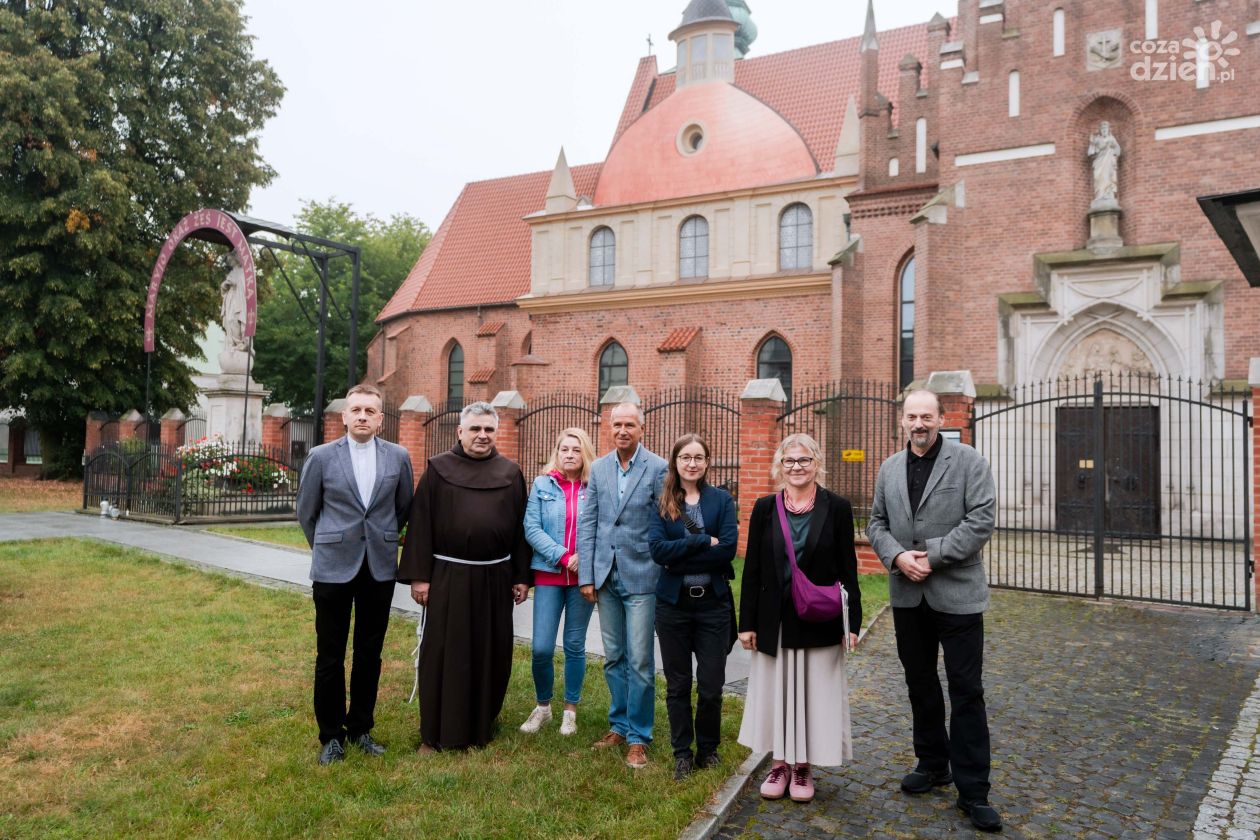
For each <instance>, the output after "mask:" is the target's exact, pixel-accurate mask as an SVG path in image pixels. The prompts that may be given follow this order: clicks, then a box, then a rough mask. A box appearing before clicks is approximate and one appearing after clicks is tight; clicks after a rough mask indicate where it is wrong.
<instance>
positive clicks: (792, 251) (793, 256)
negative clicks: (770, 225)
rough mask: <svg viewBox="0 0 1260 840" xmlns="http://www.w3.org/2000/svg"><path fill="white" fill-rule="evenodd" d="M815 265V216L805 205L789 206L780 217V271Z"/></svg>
mask: <svg viewBox="0 0 1260 840" xmlns="http://www.w3.org/2000/svg"><path fill="white" fill-rule="evenodd" d="M813 264H814V214H813V213H811V212H810V209H809V207H807V206H806V205H804V204H800V203H797V204H789V205H788V206H787V207H786V208H785V209H784V211H783V215H782V216H780V217H779V270H780V271H788V270H790V269H794V268H809V267H810V266H812V265H813Z"/></svg>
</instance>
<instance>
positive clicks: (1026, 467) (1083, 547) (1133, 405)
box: [974, 373, 1252, 609]
mask: <svg viewBox="0 0 1260 840" xmlns="http://www.w3.org/2000/svg"><path fill="white" fill-rule="evenodd" d="M1250 407H1251V400H1250V392H1249V391H1240V390H1232V389H1228V388H1223V387H1221V386H1220V385H1216V386H1213V385H1212V384H1210V383H1203V382H1197V381H1191V380H1187V379H1181V378H1169V377H1160V376H1151V375H1146V374H1133V373H1123V374H1106V375H1101V376H1090V377H1079V378H1068V379H1059V380H1055V381H1051V382H1040V383H1034V384H1029V385H1022V386H1018V387H1015V388H1013V389H1011V395H1010V399H1009V400H1008V401H1003V402H1000V403H996V404H989V405H984V404H978V405H977V411H976V416H975V421H974V430H975V445H976V448H977V449H978V450H979V451H980V452H981V454H983V455H984V456H985V457H986V458H988V460H989V464H990V466H991V467H992V469H993V476H994V481H995V483H996V486H997V501H998V510H997V517H998V518H997V529H996V531H995V533H994V536H993V540H992V541H991V542H990V544H989V547H988V548H987V549H986V559H987V563H988V571H989V582H990V583H992V584H993V585H995V586H1003V587H1008V588H1012V589H1030V590H1038V591H1045V592H1058V593H1063V594H1075V595H1089V596H1092V597H1116V598H1130V599H1136V600H1143V601H1160V602H1167V603H1174V604H1189V605H1195V606H1210V607H1220V608H1226V609H1250V608H1251V571H1250V570H1251V532H1250V527H1251V523H1250V521H1249V514H1250V510H1251V505H1250V501H1249V494H1250V475H1251V473H1250V461H1249V457H1250V450H1251V443H1250V441H1251V423H1252V418H1251V414H1250Z"/></svg>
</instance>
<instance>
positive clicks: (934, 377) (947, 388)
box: [927, 370, 976, 446]
mask: <svg viewBox="0 0 1260 840" xmlns="http://www.w3.org/2000/svg"><path fill="white" fill-rule="evenodd" d="M927 387H928V389H929V390H932V391H935V392H936V394H937V396H939V397H940V398H941V408H942V410H943V411H944V416H943V417H942V418H941V428H943V429H957V430H958V431H959V432H960V434H961V435H962V442H963V443H965V444H967V445H968V446H974V445H975V438H974V434H973V432H974V430H973V428H972V424H971V420H972V417H973V416H974V415H975V411H974V409H975V405H976V385H975V382H974V381H973V380H972V378H971V371H969V370H938V371H934V372H933V373H932V374H931V375H930V376H928V379H927Z"/></svg>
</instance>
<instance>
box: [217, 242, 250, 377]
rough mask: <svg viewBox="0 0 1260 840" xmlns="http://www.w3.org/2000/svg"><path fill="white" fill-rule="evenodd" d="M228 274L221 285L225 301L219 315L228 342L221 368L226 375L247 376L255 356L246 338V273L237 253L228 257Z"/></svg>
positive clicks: (224, 346) (224, 347) (221, 292)
mask: <svg viewBox="0 0 1260 840" xmlns="http://www.w3.org/2000/svg"><path fill="white" fill-rule="evenodd" d="M227 262H228V275H227V277H225V278H224V279H223V282H222V283H221V284H220V285H219V294H221V295H222V296H223V301H222V303H221V304H220V305H219V315H220V317H221V319H222V321H223V332H224V335H225V336H226V337H227V340H226V341H225V342H224V345H223V352H222V353H220V354H219V367H220V368H222V370H223V372H224V373H245V370H246V367H247V365H248V364H249V362H250V360H251V358H252V357H253V352H254V351H253V348H252V347H251V346H250V343H249V339H247V338H246V337H245V270H244V269H243V268H242V267H241V261H240V260H238V259H237V258H236V254H235V253H229V254H228V257H227Z"/></svg>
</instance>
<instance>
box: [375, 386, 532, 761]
mask: <svg viewBox="0 0 1260 840" xmlns="http://www.w3.org/2000/svg"><path fill="white" fill-rule="evenodd" d="M498 425H499V418H498V415H497V414H496V412H495V410H494V408H493V407H492V406H491V405H490V404H489V403H484V402H476V403H472V404H471V405H468V406H467V407H465V408H464V410H463V411H462V412H461V413H460V419H459V430H458V434H459V443H457V444H455V447H454V448H453V449H451V450H450V451H449V452H443V453H441V454H440V455H436V456H434V457H432V458H430V459H429V463H428V468H427V469H426V470H425V471H424V475H423V476H422V477H421V479H420V484H419V486H418V487H417V488H416V494H415V497H414V499H413V500H412V505H411V518H410V520H409V521H408V524H407V539H406V544H405V546H404V548H403V554H402V560H401V562H400V563H399V566H398V580H399V581H401V582H403V583H410V584H411V597H412V598H413V599H415V601H416V602H417V603H419V604H421V605H423V606H425V607H427V610H426V616H425V626H424V635H423V636H422V638H421V641H420V665H419V672H420V673H419V677H420V680H419V682H420V692H419V693H420V749H419V751H420V752H421V753H427V752H431V751H433V750H452V749H455V750H458V749H466V748H468V747H480V746H484V745H486V744H487V743H489V742H490V739H491V738H493V737H494V729H495V719H496V718H497V717H498V716H499V711H500V709H502V708H503V698H504V696H505V695H506V694H507V687H508V677H509V676H510V675H511V673H512V637H513V633H512V607H513V605H514V604H519V603H522V602H523V601H524V600H525V595H526V593H527V592H528V584H527V581H528V580H529V576H530V572H529V558H530V553H531V552H530V548H529V544H528V543H527V542H526V541H525V526H524V521H525V502H526V499H527V497H526V492H525V478H524V477H523V476H522V475H521V469H520V467H518V466H517V465H516V464H514V463H513V462H512V461H509V460H508V459H507V458H504V457H503V456H502V455H499V453H498V452H497V451H496V450H495V448H494V438H495V434H496V432H497V431H498Z"/></svg>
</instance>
